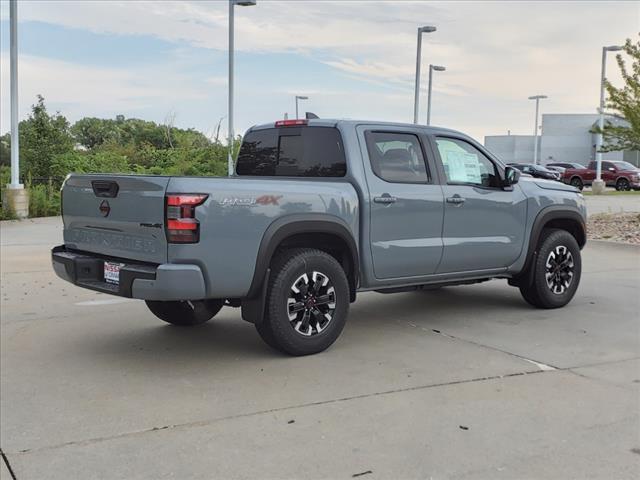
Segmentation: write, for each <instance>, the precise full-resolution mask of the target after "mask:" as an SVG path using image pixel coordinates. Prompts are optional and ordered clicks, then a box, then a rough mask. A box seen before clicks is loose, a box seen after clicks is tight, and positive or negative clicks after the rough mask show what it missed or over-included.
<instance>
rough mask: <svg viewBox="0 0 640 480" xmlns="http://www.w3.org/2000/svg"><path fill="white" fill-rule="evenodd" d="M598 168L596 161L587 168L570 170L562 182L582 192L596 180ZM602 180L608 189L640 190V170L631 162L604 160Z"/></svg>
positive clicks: (565, 173)
mask: <svg viewBox="0 0 640 480" xmlns="http://www.w3.org/2000/svg"><path fill="white" fill-rule="evenodd" d="M596 168H597V165H596V162H595V161H594V162H590V163H589V165H588V166H587V167H586V168H579V169H574V168H569V169H567V170H566V171H565V172H564V175H563V177H562V180H563V182H565V183H568V184H569V185H573V186H574V187H576V188H578V189H580V190H582V189H583V188H584V187H585V186H590V185H591V184H592V183H593V181H594V180H595V179H596V174H597V172H596ZM601 178H602V180H603V181H604V182H605V184H606V186H607V187H614V188H615V189H616V190H620V191H624V190H631V189H633V190H640V170H639V169H638V168H637V167H635V166H633V165H632V164H630V163H629V162H622V161H611V160H603V161H602V171H601Z"/></svg>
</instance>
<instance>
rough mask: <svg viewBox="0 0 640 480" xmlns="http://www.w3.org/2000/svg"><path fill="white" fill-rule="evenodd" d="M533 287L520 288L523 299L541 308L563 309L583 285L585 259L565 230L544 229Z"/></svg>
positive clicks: (534, 267) (571, 236)
mask: <svg viewBox="0 0 640 480" xmlns="http://www.w3.org/2000/svg"><path fill="white" fill-rule="evenodd" d="M542 233H543V235H542V240H541V243H540V248H539V249H538V256H537V257H536V259H535V262H534V263H533V264H532V265H531V267H529V268H533V279H532V282H531V284H530V285H526V284H525V285H521V286H520V293H521V294H522V297H523V298H524V299H525V300H526V301H527V302H528V303H529V304H531V305H533V306H534V307H538V308H559V307H564V306H565V305H566V304H567V303H569V302H570V301H571V299H572V298H573V296H574V295H575V293H576V290H577V289H578V284H579V283H580V274H581V272H582V259H581V257H580V247H579V246H578V242H576V239H575V238H574V237H573V235H571V234H570V233H569V232H567V231H566V230H557V229H549V230H544V231H543V232H542Z"/></svg>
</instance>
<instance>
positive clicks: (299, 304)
mask: <svg viewBox="0 0 640 480" xmlns="http://www.w3.org/2000/svg"><path fill="white" fill-rule="evenodd" d="M271 272H272V273H271V278H270V280H269V286H268V290H267V299H266V314H265V316H264V318H263V320H262V322H260V323H258V324H256V330H258V333H259V334H260V336H261V337H262V339H263V340H264V341H265V342H266V343H267V344H268V345H269V346H271V347H273V348H275V349H277V350H280V351H282V352H284V353H288V354H289V355H310V354H313V353H318V352H321V351H323V350H325V349H327V348H328V347H329V346H330V345H331V344H333V342H335V341H336V339H337V338H338V336H339V335H340V333H341V332H342V329H343V328H344V325H345V323H346V321H347V313H348V311H349V284H348V281H347V276H346V275H345V272H344V270H343V269H342V267H341V266H340V264H339V263H338V262H337V260H336V259H335V258H333V257H332V256H331V255H329V254H327V253H325V252H323V251H321V250H316V249H306V248H299V249H291V250H285V251H283V252H282V253H281V254H279V255H278V256H277V257H276V259H275V260H274V261H273V263H272V266H271Z"/></svg>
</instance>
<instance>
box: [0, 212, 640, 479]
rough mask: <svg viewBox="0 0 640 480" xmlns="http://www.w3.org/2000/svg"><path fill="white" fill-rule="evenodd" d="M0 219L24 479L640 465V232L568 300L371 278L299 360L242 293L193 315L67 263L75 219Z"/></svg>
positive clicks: (403, 474) (553, 474)
mask: <svg viewBox="0 0 640 480" xmlns="http://www.w3.org/2000/svg"><path fill="white" fill-rule="evenodd" d="M1 230H2V232H1V240H2V247H1V252H0V255H1V259H2V265H1V267H2V268H1V274H2V276H1V284H2V295H1V298H0V302H1V304H0V307H1V313H2V315H1V325H0V328H1V335H0V347H1V348H0V350H1V351H0V360H1V369H0V373H1V376H0V377H1V378H0V388H1V396H0V397H1V402H0V408H1V420H2V428H1V437H0V446H1V448H2V450H3V452H4V453H5V454H6V456H7V458H8V461H9V463H10V465H11V467H12V469H13V471H14V473H15V475H16V478H18V479H41V478H52V479H57V478H64V479H68V478H83V479H89V478H100V479H105V478H107V479H110V478H114V479H115V478H128V479H137V478H139V479H146V478H153V479H156V478H180V479H182V478H203V479H204V478H364V479H375V478H378V479H380V478H461V479H462V478H465V479H467V478H475V479H493V478H509V479H510V478H586V477H589V478H602V479H610V478H621V479H624V478H629V479H631V478H637V477H638V475H640V453H639V452H640V412H639V410H640V319H639V317H638V307H640V296H639V293H640V291H639V290H640V288H639V285H640V273H639V272H640V270H639V267H640V249H638V248H637V247H631V246H627V247H624V246H615V245H613V246H612V245H608V244H606V243H597V244H596V243H593V244H590V245H589V246H588V247H587V249H586V250H585V251H584V260H583V261H584V272H583V279H582V284H581V286H580V289H579V291H578V294H577V296H576V298H575V299H574V300H573V302H572V303H571V304H569V305H568V306H567V307H565V308H563V309H560V310H551V311H543V310H535V309H532V308H530V307H529V306H528V305H526V304H525V303H524V302H523V301H522V300H521V298H520V295H519V293H518V291H517V290H516V289H514V288H511V287H508V286H507V285H506V282H504V281H492V282H488V283H485V284H480V285H474V286H465V287H451V288H445V289H442V290H439V291H431V292H413V293H402V294H395V295H381V294H375V293H369V294H363V295H360V296H359V300H358V302H357V303H355V304H354V305H352V308H351V314H350V318H349V322H348V323H347V326H346V328H345V330H344V332H343V335H342V337H341V338H340V339H339V340H338V341H337V342H336V344H335V345H334V346H333V347H332V348H331V349H329V350H328V351H327V352H324V353H322V354H319V355H315V356H311V357H304V358H288V357H284V356H282V355H279V354H276V353H274V352H272V351H271V350H269V349H268V348H267V347H266V346H265V345H264V344H263V343H262V342H261V340H260V339H259V338H258V336H257V334H256V333H255V331H254V329H253V326H252V325H250V324H248V323H245V322H243V321H242V320H241V319H240V316H239V312H238V311H237V310H234V309H230V308H225V309H223V311H222V312H221V313H220V314H219V316H218V317H216V318H215V319H213V320H212V321H211V322H209V323H208V324H205V325H203V326H201V327H197V328H193V329H179V328H174V327H171V326H168V325H165V324H163V323H162V322H161V321H159V320H157V319H156V318H155V317H153V315H151V314H150V313H149V312H148V311H147V309H146V307H145V306H144V304H143V303H142V302H138V301H131V300H126V299H120V298H115V297H109V296H107V295H101V294H97V293H94V292H89V291H86V290H82V289H78V288H75V287H73V286H71V285H69V284H67V283H65V282H63V281H61V280H59V279H57V277H55V275H54V274H53V272H52V271H51V268H50V264H49V251H48V249H49V247H50V246H52V245H54V244H57V243H61V239H60V236H61V228H60V222H59V219H42V220H34V221H27V222H23V223H3V224H2V226H1ZM2 468H5V466H3V467H2ZM3 475H4V476H3V477H2V478H5V477H6V475H7V473H6V472H3Z"/></svg>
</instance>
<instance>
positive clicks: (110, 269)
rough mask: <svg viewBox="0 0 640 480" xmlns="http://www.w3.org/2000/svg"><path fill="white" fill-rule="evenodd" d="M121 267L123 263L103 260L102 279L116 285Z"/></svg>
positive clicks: (118, 281)
mask: <svg viewBox="0 0 640 480" xmlns="http://www.w3.org/2000/svg"><path fill="white" fill-rule="evenodd" d="M122 267H124V263H114V262H104V281H105V282H107V283H113V284H116V285H118V284H119V283H120V269H121V268H122Z"/></svg>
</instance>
